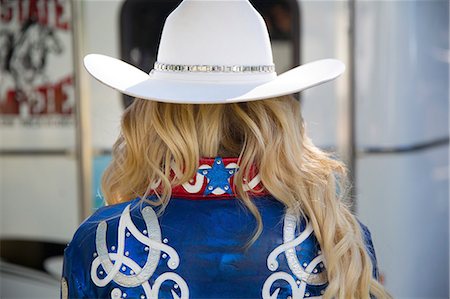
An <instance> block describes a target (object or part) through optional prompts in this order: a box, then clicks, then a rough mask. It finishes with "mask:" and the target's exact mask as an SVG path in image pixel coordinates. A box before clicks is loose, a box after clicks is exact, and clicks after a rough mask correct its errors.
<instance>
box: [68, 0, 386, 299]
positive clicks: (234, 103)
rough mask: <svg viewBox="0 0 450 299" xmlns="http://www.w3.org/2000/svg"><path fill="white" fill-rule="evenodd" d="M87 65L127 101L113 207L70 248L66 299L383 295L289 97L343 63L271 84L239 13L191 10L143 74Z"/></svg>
mask: <svg viewBox="0 0 450 299" xmlns="http://www.w3.org/2000/svg"><path fill="white" fill-rule="evenodd" d="M230 17H233V21H232V22H231V21H230ZM85 66H86V68H87V69H88V71H89V72H90V73H91V74H92V75H93V76H94V77H96V78H97V79H99V80H100V81H101V82H103V83H105V84H107V85H108V86H111V87H113V88H116V89H118V90H119V91H121V92H123V93H125V94H129V95H132V96H135V97H136V99H135V101H134V102H133V104H132V105H131V106H130V107H128V108H127V109H126V111H125V113H124V115H123V117H122V124H121V134H120V136H119V138H118V140H117V142H116V143H115V145H114V148H113V160H112V163H111V164H110V166H109V167H108V168H107V170H106V172H105V174H104V176H103V181H102V191H103V195H104V197H105V200H106V202H107V206H105V207H103V208H101V209H99V210H97V211H96V212H95V213H94V214H93V215H92V216H91V217H89V218H88V219H87V220H85V221H84V222H83V223H82V225H81V226H80V227H79V229H78V230H77V232H76V233H75V235H74V237H73V240H72V241H71V243H70V244H69V246H68V247H67V248H66V250H65V256H64V268H63V277H62V287H61V295H62V297H63V298H68V297H70V298H73V297H75V298H295V299H297V298H345V299H347V298H358V299H359V298H369V297H370V296H371V295H373V296H375V297H376V298H390V296H389V294H388V293H387V292H386V291H385V290H384V288H383V287H382V285H381V284H380V283H379V282H378V281H377V278H378V271H377V266H376V258H375V252H374V248H373V244H372V241H371V237H370V233H369V231H368V229H367V227H365V226H364V225H363V224H361V223H360V222H358V220H357V219H356V217H355V216H354V215H352V213H351V212H350V210H349V207H348V203H347V198H348V192H347V191H348V183H347V182H346V172H347V170H346V168H345V165H344V164H343V163H342V162H340V161H338V160H336V159H334V158H333V157H332V156H331V154H329V153H325V152H323V151H321V150H320V149H318V148H317V147H315V146H314V145H313V144H312V142H311V140H310V139H309V138H308V137H307V136H306V135H305V127H304V123H303V120H302V117H301V112H300V104H299V102H298V101H297V100H296V99H295V98H294V97H293V96H292V95H290V94H292V93H294V92H298V91H301V90H304V89H306V88H309V87H312V86H315V85H317V84H320V83H323V82H326V81H329V80H331V79H334V78H336V77H337V76H338V75H340V74H341V73H342V72H343V71H344V67H343V65H342V63H341V62H339V61H337V60H333V59H325V60H320V61H316V62H313V63H309V64H306V65H303V66H299V67H297V68H294V69H292V70H290V71H289V72H286V73H284V74H282V75H279V76H277V75H276V73H275V72H274V66H273V64H272V53H271V50H270V41H269V37H268V33H267V29H266V27H265V24H264V21H263V20H262V18H261V16H260V15H259V14H258V13H257V12H256V10H255V9H254V8H253V7H252V6H251V4H250V3H249V2H248V1H246V0H238V1H194V0H185V1H183V2H182V3H181V4H180V6H178V7H177V9H175V11H174V12H172V14H171V15H170V16H169V17H168V18H167V20H166V23H165V25H164V29H163V33H162V37H161V42H160V47H159V52H158V61H157V62H156V63H155V67H154V69H153V70H152V71H151V72H150V74H149V75H147V74H146V73H144V72H142V71H139V70H137V69H136V68H134V67H132V66H130V65H128V64H126V63H124V62H122V61H118V60H116V59H113V58H110V57H105V56H101V55H89V56H87V57H86V58H85Z"/></svg>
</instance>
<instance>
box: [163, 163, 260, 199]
mask: <svg viewBox="0 0 450 299" xmlns="http://www.w3.org/2000/svg"><path fill="white" fill-rule="evenodd" d="M236 171H239V165H238V158H235V157H225V158H222V157H216V158H201V159H200V161H199V168H198V170H197V174H196V175H195V177H193V178H192V179H191V180H190V181H189V182H186V183H184V184H183V185H179V186H175V187H173V188H172V196H173V197H180V198H185V199H234V198H236V196H237V195H236V193H235V186H234V174H235V173H236ZM249 180H250V181H249V183H248V184H247V188H246V189H247V191H248V192H249V193H250V195H252V196H262V195H267V194H268V192H267V191H266V190H265V189H264V188H263V186H262V183H261V180H260V178H259V175H258V174H257V170H256V167H252V168H251V169H250V177H249Z"/></svg>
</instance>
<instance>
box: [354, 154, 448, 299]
mask: <svg viewBox="0 0 450 299" xmlns="http://www.w3.org/2000/svg"><path fill="white" fill-rule="evenodd" d="M448 150H449V148H448V146H442V147H439V148H434V149H429V150H427V151H423V152H412V153H406V154H405V153H403V154H390V155H387V154H386V155H371V156H363V157H361V158H360V159H358V164H357V190H358V214H359V215H360V219H361V220H362V221H363V223H365V224H367V225H368V227H369V229H370V230H371V232H372V236H373V241H374V245H375V249H376V253H377V256H378V262H379V266H380V269H381V271H382V272H383V273H384V275H385V278H386V286H387V288H388V290H389V291H391V292H392V293H393V295H394V298H404V299H413V298H423V299H425V298H426V299H433V298H448V296H449V293H448V282H449V260H448V258H449V257H448V253H449V222H448V219H449V202H448V198H449V192H448V179H449V178H448V171H449V168H448Z"/></svg>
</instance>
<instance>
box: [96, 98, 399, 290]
mask: <svg viewBox="0 0 450 299" xmlns="http://www.w3.org/2000/svg"><path fill="white" fill-rule="evenodd" d="M216 156H222V157H224V156H235V157H238V156H239V167H240V170H239V171H238V172H237V173H236V175H235V179H234V182H235V188H236V192H237V195H238V196H237V197H238V198H239V200H241V201H242V203H244V204H245V206H246V207H247V208H248V209H249V210H250V212H251V213H252V214H253V215H254V217H255V218H256V221H257V227H256V228H255V231H254V234H253V235H252V236H251V238H250V239H249V241H248V244H246V245H247V246H251V244H252V243H253V242H254V241H256V240H257V239H258V237H259V236H260V234H261V232H262V229H263V226H262V221H261V215H260V213H259V211H258V208H257V207H256V205H255V204H254V203H253V199H252V198H251V197H250V196H249V194H248V193H247V192H245V191H244V185H243V182H245V181H246V180H248V178H249V171H250V167H251V166H252V165H256V168H257V169H258V171H259V172H258V173H259V176H260V178H261V181H262V185H263V186H264V188H266V190H267V191H269V192H270V193H271V194H272V195H273V196H274V197H275V198H276V199H277V200H278V201H280V202H281V203H283V204H284V205H285V207H286V211H291V212H292V213H294V214H295V216H296V217H297V218H298V219H300V218H301V217H307V219H308V220H309V221H310V222H311V224H312V226H313V229H314V233H315V236H316V237H317V240H318V241H319V243H320V246H321V249H322V252H323V254H324V257H325V261H326V267H327V275H328V282H329V285H328V287H327V289H326V292H325V294H324V298H333V297H334V298H345V299H352V298H353V299H363V298H369V294H373V295H374V296H376V297H377V298H378V299H381V298H391V297H390V295H389V294H388V293H387V291H386V290H385V289H384V288H383V286H382V285H381V284H380V283H379V282H378V281H377V280H376V279H374V278H373V277H372V270H373V269H372V263H371V259H370V257H369V255H368V253H367V249H366V247H365V244H364V239H363V236H362V233H361V227H360V225H359V223H358V221H357V219H356V218H355V216H354V215H353V214H352V213H351V211H350V209H349V200H348V199H349V196H348V194H349V192H348V191H349V189H350V187H349V186H350V184H349V182H348V179H347V169H346V167H345V165H344V164H343V163H342V162H341V161H339V160H338V159H336V158H333V155H332V153H328V152H325V151H322V150H320V149H319V148H317V147H316V146H314V144H313V143H312V142H311V140H310V138H308V137H307V136H306V134H305V125H304V121H303V119H302V116H301V111H300V103H299V102H298V101H297V100H296V99H295V98H294V97H292V96H281V97H277V98H272V99H266V100H259V101H252V102H243V103H230V104H208V105H206V104H202V105H194V104H169V103H161V102H156V101H147V100H142V99H135V101H134V102H133V104H132V105H130V106H129V107H128V108H127V109H126V110H125V112H124V114H123V117H122V123H121V134H120V136H119V138H118V140H117V141H116V143H115V144H114V147H113V155H112V157H113V159H112V162H111V164H110V165H109V167H108V168H107V169H106V171H105V173H104V175H103V178H102V192H103V195H104V197H105V199H106V202H107V203H108V204H116V203H120V202H124V201H129V200H131V199H133V198H136V197H141V198H143V199H144V200H145V199H146V198H147V195H149V194H150V193H154V192H155V191H154V190H153V189H152V187H151V186H154V184H155V182H158V184H159V186H160V187H161V189H160V190H161V192H160V193H159V194H156V195H157V200H156V201H152V202H151V203H152V204H154V205H158V206H160V207H161V209H159V210H160V211H163V210H164V208H165V207H166V205H167V204H168V202H169V200H170V197H171V189H172V186H175V185H179V184H183V183H185V182H187V181H189V180H190V179H191V178H192V177H193V176H194V175H195V173H196V170H197V168H198V167H199V165H198V163H199V158H200V157H216ZM174 165H175V167H174ZM173 167H174V168H175V169H179V170H180V171H178V172H177V174H176V176H175V177H174V176H173V175H172V176H171V175H170V171H171V169H172V168H173Z"/></svg>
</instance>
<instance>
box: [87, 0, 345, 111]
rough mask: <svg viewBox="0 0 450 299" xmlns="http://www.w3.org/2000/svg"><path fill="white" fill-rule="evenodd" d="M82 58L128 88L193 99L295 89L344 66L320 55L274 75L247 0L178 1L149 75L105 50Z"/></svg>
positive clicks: (146, 95) (244, 97)
mask: <svg viewBox="0 0 450 299" xmlns="http://www.w3.org/2000/svg"><path fill="white" fill-rule="evenodd" d="M143 34H145V30H143ZM84 65H85V67H86V69H87V70H88V72H89V73H90V74H91V75H92V76H94V77H95V78H96V79H98V80H99V81H100V82H102V83H104V84H106V85H108V86H110V87H112V88H115V89H117V90H118V91H120V92H122V93H124V94H127V95H130V96H133V97H138V98H141V99H148V100H155V101H160V102H170V103H192V104H209V103H212V104H214V103H232V102H243V101H252V100H259V99H265V98H271V97H276V96H281V95H286V94H292V93H296V92H299V91H301V90H304V89H307V88H310V87H312V86H315V85H319V84H321V83H324V82H327V81H330V80H333V79H335V78H336V77H338V76H339V75H340V74H342V73H343V72H344V70H345V65H344V64H343V63H342V62H341V61H339V60H337V59H321V60H316V61H313V62H310V63H307V64H303V65H300V66H297V67H295V68H293V69H291V70H289V71H287V72H284V73H282V74H280V75H277V73H276V72H275V66H274V65H273V57H272V49H271V45H270V39H269V34H268V31H267V27H266V24H265V22H264V20H263V18H262V17H261V15H260V14H259V13H258V12H257V11H256V9H255V8H254V7H253V6H252V5H251V4H250V2H249V1H248V0H184V1H183V2H181V4H180V5H179V6H178V7H177V8H176V9H175V10H174V11H173V12H172V13H171V14H170V15H169V16H168V17H167V19H166V21H165V24H164V27H163V31H162V35H161V40H160V44H159V49H158V56H157V61H156V62H155V65H154V68H153V69H152V70H151V71H150V73H149V74H147V73H146V72H144V71H141V70H139V69H138V68H136V67H134V66H132V65H130V64H128V63H126V62H124V61H122V60H118V59H115V58H112V57H108V56H105V55H100V54H89V55H87V56H85V58H84Z"/></svg>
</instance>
